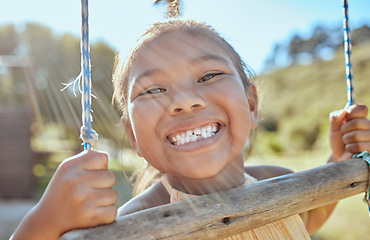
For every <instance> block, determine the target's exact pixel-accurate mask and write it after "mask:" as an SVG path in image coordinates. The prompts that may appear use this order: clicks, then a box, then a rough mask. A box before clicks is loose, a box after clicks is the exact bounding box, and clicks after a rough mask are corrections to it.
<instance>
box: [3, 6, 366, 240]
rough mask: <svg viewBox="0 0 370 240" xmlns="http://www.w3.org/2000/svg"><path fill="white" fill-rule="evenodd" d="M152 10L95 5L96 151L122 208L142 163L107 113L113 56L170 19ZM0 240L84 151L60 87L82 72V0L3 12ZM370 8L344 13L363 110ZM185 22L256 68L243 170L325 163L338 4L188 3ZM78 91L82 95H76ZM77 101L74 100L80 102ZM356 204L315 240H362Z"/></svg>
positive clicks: (73, 100) (340, 65)
mask: <svg viewBox="0 0 370 240" xmlns="http://www.w3.org/2000/svg"><path fill="white" fill-rule="evenodd" d="M153 3H154V1H152V0H135V1H134V0H128V1H122V0H121V1H120V0H107V1H90V8H89V10H90V40H91V64H92V93H93V94H94V95H95V96H96V99H93V100H92V109H93V114H92V115H93V118H94V122H93V128H94V129H95V130H96V131H97V132H98V133H99V141H98V143H97V144H96V145H95V146H94V148H95V149H99V150H104V151H106V152H108V154H109V157H110V163H109V167H110V168H111V169H112V170H113V171H114V172H115V174H116V176H117V184H116V186H115V187H116V189H117V190H118V192H119V201H118V202H117V205H122V204H123V203H125V202H126V201H127V200H128V199H130V197H131V184H130V183H129V181H128V179H129V177H130V176H131V174H132V172H133V171H134V170H135V169H136V168H138V167H139V166H141V165H142V164H143V161H142V159H140V158H138V157H137V156H136V154H135V153H134V152H133V151H132V150H131V149H130V147H129V144H128V142H127V141H126V140H125V138H124V132H123V130H122V129H121V127H120V125H119V118H120V116H119V114H118V113H117V111H116V110H115V108H114V106H112V104H111V96H112V91H113V89H112V82H111V75H112V68H113V61H114V55H115V52H117V51H120V52H121V53H122V54H124V53H125V52H127V51H128V50H129V49H130V48H131V46H132V45H133V44H134V42H135V40H136V39H137V38H138V37H139V36H140V35H141V34H142V33H143V32H144V31H145V29H146V28H147V27H148V26H149V25H150V24H152V23H154V22H156V21H160V20H164V19H165V18H166V15H167V13H166V7H165V6H164V4H153ZM0 9H1V10H0V11H1V14H0V240H2V239H8V238H9V236H10V235H11V233H12V232H13V231H14V229H15V228H16V226H17V225H18V223H19V221H20V220H21V218H22V217H23V216H24V214H25V213H26V212H27V211H28V210H29V209H30V208H31V207H32V206H33V205H34V204H35V203H36V202H37V201H38V200H39V198H40V197H41V195H42V193H43V191H44V189H45V187H46V185H47V183H48V182H49V180H50V178H51V176H52V175H53V173H54V171H55V169H56V167H57V166H58V165H59V163H60V162H61V161H62V160H63V159H65V158H67V157H70V156H72V155H74V154H76V153H78V152H80V151H82V149H83V148H82V146H81V141H80V140H79V129H80V127H81V104H80V94H79V91H78V89H73V88H72V87H70V88H67V89H66V90H64V91H61V89H63V87H64V85H63V84H62V83H68V82H71V81H73V80H74V79H75V78H76V77H77V76H78V74H79V72H80V29H81V16H80V15H81V10H80V2H79V1H74V0H65V1H46V0H34V1H24V0H13V1H5V0H2V1H1V2H0ZM369 10H370V1H368V0H357V1H350V3H349V18H350V26H351V29H352V44H353V51H352V52H353V55H352V61H353V69H354V81H355V82H354V88H355V96H356V101H357V102H361V103H366V104H367V105H369V104H370V94H369V93H368V89H369V86H370V85H369V83H370V81H369V79H370V14H369ZM181 11H182V16H183V17H184V18H193V19H196V20H199V21H204V22H207V23H208V24H210V25H212V26H214V27H215V28H216V30H218V31H219V32H220V33H221V34H222V35H223V36H224V37H225V38H226V39H227V40H228V41H230V42H231V44H232V45H234V47H235V48H236V50H237V51H238V52H239V53H240V55H241V56H242V58H243V59H244V60H245V61H246V62H247V63H248V64H249V66H251V68H252V69H254V70H255V72H256V74H257V84H258V87H259V94H260V99H261V104H260V117H261V118H260V125H259V128H258V133H257V141H256V143H255V144H254V149H253V152H252V155H251V156H250V157H249V159H248V161H247V162H246V164H248V165H255V164H275V165H280V166H283V167H287V168H290V169H293V170H294V171H301V170H305V169H309V168H313V167H317V166H320V165H322V164H324V163H325V162H326V161H327V159H328V157H329V154H330V150H329V141H328V128H329V121H328V116H329V113H330V112H331V111H333V110H337V109H341V108H343V107H344V106H345V104H346V77H345V67H344V54H343V30H342V14H343V13H342V3H341V1H339V0H337V1H320V0H312V1H294V0H279V1H267V0H260V1H250V0H229V1H224V0H201V1H199V0H198V1H197V0H183V1H182V7H181ZM77 88H78V87H77ZM75 95H76V96H75ZM362 197H363V195H361V196H360V195H359V196H354V197H352V198H349V199H346V200H343V201H341V202H340V204H339V206H338V209H337V210H336V211H335V213H334V214H333V216H332V217H331V218H330V219H329V221H328V222H327V223H326V224H325V225H324V227H323V228H322V229H321V230H320V231H319V232H318V233H317V234H316V235H315V236H313V239H346V240H347V239H366V238H367V236H369V235H370V228H368V226H369V217H368V212H367V207H366V205H365V204H363V203H362Z"/></svg>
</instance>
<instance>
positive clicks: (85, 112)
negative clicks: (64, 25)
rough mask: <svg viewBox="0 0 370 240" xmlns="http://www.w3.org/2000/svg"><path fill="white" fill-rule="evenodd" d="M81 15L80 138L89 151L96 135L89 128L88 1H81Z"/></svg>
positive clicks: (90, 117)
mask: <svg viewBox="0 0 370 240" xmlns="http://www.w3.org/2000/svg"><path fill="white" fill-rule="evenodd" d="M81 14H82V28H81V37H82V38H81V72H82V75H81V77H82V96H81V104H82V127H81V135H80V138H81V139H82V140H83V142H84V148H85V149H86V150H90V149H91V146H92V145H94V143H95V141H96V140H97V139H98V134H97V133H96V132H95V131H94V130H93V129H92V127H91V122H92V116H91V72H90V45H89V19H88V17H89V10H88V0H81Z"/></svg>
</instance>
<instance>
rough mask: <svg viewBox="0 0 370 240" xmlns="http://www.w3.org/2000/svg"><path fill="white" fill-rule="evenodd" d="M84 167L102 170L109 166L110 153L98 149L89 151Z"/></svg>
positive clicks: (85, 157)
mask: <svg viewBox="0 0 370 240" xmlns="http://www.w3.org/2000/svg"><path fill="white" fill-rule="evenodd" d="M82 168H83V169H85V170H102V169H107V168H108V154H106V153H104V152H98V151H87V153H86V154H85V155H84V161H83V164H82Z"/></svg>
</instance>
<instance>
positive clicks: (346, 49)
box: [343, 0, 370, 214]
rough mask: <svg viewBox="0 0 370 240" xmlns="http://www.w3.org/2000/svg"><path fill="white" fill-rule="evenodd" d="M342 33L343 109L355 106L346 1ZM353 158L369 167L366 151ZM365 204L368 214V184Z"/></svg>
mask: <svg viewBox="0 0 370 240" xmlns="http://www.w3.org/2000/svg"><path fill="white" fill-rule="evenodd" d="M343 33H344V57H345V63H346V79H347V105H346V107H345V108H348V107H349V106H351V105H353V104H355V93H354V89H353V72H352V61H351V51H352V44H351V31H350V28H349V24H348V1H347V0H343ZM353 158H361V159H363V160H364V161H365V162H367V164H368V165H369V167H370V154H369V153H368V152H367V151H364V152H361V153H357V154H355V155H353ZM364 201H365V203H367V205H368V209H369V214H370V184H369V186H368V189H367V192H366V193H365V198H364Z"/></svg>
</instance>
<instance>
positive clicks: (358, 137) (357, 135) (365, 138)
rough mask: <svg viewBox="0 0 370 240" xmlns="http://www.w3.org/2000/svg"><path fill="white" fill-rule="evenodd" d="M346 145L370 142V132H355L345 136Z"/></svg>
mask: <svg viewBox="0 0 370 240" xmlns="http://www.w3.org/2000/svg"><path fill="white" fill-rule="evenodd" d="M343 142H344V144H351V143H357V142H358V143H361V142H370V130H354V131H351V132H348V133H346V134H344V135H343Z"/></svg>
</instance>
